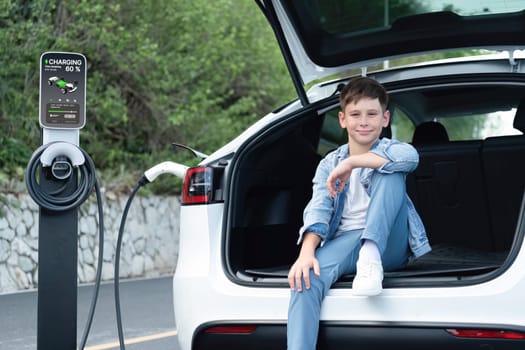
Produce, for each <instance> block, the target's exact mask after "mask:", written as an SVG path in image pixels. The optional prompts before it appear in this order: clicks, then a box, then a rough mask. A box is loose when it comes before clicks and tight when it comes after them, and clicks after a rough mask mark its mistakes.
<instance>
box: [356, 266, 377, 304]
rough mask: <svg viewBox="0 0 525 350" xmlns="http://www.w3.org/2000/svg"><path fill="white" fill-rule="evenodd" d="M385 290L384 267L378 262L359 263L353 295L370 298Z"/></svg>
mask: <svg viewBox="0 0 525 350" xmlns="http://www.w3.org/2000/svg"><path fill="white" fill-rule="evenodd" d="M382 290H383V266H382V265H381V262H378V261H371V260H366V261H357V273H356V275H355V277H354V281H353V283H352V294H354V295H358V296H366V297H370V296H373V295H378V294H379V293H381V291H382Z"/></svg>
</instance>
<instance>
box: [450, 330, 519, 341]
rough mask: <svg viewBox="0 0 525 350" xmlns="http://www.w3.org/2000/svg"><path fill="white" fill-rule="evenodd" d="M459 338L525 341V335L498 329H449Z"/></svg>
mask: <svg viewBox="0 0 525 350" xmlns="http://www.w3.org/2000/svg"><path fill="white" fill-rule="evenodd" d="M447 332H449V333H450V334H452V335H453V336H455V337H458V338H483V339H488V338H490V339H525V333H522V332H514V331H504V330H497V329H447Z"/></svg>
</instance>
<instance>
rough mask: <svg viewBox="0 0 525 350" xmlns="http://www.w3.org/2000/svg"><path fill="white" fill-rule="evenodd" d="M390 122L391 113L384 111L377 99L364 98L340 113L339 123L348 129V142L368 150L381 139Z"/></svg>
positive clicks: (350, 104) (348, 105)
mask: <svg viewBox="0 0 525 350" xmlns="http://www.w3.org/2000/svg"><path fill="white" fill-rule="evenodd" d="M389 120H390V112H389V111H388V110H387V111H383V108H382V107H381V104H380V103H379V100H378V99H377V98H374V99H372V98H368V97H363V98H361V99H360V100H359V101H353V102H352V103H349V104H347V105H346V108H345V110H344V111H343V112H339V123H340V124H341V127H342V128H345V129H346V131H347V133H348V141H349V142H350V143H355V144H357V145H360V146H363V147H368V148H370V147H372V145H373V144H374V142H375V141H376V140H377V139H378V138H379V136H380V135H381V131H382V130H383V128H384V127H386V126H387V125H388V121H389Z"/></svg>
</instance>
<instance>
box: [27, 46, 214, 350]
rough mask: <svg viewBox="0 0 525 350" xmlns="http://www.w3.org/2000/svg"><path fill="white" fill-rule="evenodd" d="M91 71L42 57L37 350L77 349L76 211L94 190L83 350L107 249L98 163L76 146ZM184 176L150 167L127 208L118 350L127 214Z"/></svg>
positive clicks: (170, 168)
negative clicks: (139, 197) (159, 184)
mask: <svg viewBox="0 0 525 350" xmlns="http://www.w3.org/2000/svg"><path fill="white" fill-rule="evenodd" d="M86 69H87V61H86V58H85V57H84V56H83V55H82V54H79V53H72V52H46V53H44V54H42V56H41V57H40V102H39V103H40V105H39V106H40V107H39V120H40V127H41V140H42V145H41V146H40V147H39V148H38V149H37V150H36V151H35V152H34V153H33V155H32V156H31V159H30V160H29V163H28V166H27V169H26V172H25V182H26V187H27V190H28V192H29V194H30V195H31V197H32V198H33V200H34V201H35V202H36V203H37V204H38V205H39V208H40V211H39V238H38V315H37V349H38V350H49V349H53V350H71V349H76V348H77V345H76V344H77V287H78V285H77V265H78V244H77V241H78V207H79V206H80V205H81V204H82V203H83V202H84V201H85V200H86V199H87V198H88V197H89V196H90V195H91V193H92V192H93V189H94V190H95V192H96V195H97V203H98V217H99V222H98V226H99V249H98V265H97V274H96V281H95V288H94V293H93V299H92V302H91V308H90V312H89V315H88V320H87V323H86V327H85V330H84V334H83V336H82V339H81V344H80V346H79V349H83V348H84V346H85V344H86V341H87V337H88V334H89V330H90V327H91V322H92V320H93V315H94V311H95V307H96V301H97V297H98V290H99V289H98V288H99V286H100V281H101V272H102V271H101V270H102V257H103V246H104V220H103V209H102V200H101V197H102V196H101V194H100V188H99V186H98V182H97V179H96V175H95V166H94V163H93V160H92V159H91V157H90V156H89V155H88V154H87V153H86V152H85V151H84V150H83V149H82V148H80V147H79V139H80V136H79V134H80V129H81V128H83V127H84V125H85V122H86ZM180 147H184V148H187V147H185V146H180ZM192 151H193V150H192ZM193 153H194V154H197V153H198V152H197V153H195V151H193ZM199 155H201V156H205V155H203V154H202V153H199ZM187 170H188V167H187V166H185V165H182V164H178V163H174V162H170V161H165V162H162V163H159V164H157V165H155V166H153V167H152V168H150V169H148V170H147V171H145V172H144V174H143V176H142V177H141V178H140V179H139V180H138V182H137V185H136V187H135V189H134V190H133V192H132V193H131V195H130V198H129V199H128V202H127V203H126V206H125V209H124V213H123V216H122V221H121V224H120V229H119V234H118V239H117V248H116V252H115V275H114V282H115V306H116V318H117V330H118V334H119V343H120V348H121V349H125V346H124V334H123V329H122V320H121V314H120V297H119V287H118V286H119V284H118V280H119V257H120V246H121V243H122V235H123V233H124V226H125V225H124V224H125V221H126V217H127V214H128V210H129V207H130V205H131V202H132V200H133V198H134V196H135V194H136V193H137V191H138V190H139V189H140V187H142V186H144V185H146V184H148V183H150V182H152V181H154V180H155V179H156V178H157V177H158V176H159V175H162V174H167V173H168V174H172V175H176V176H178V177H180V178H184V176H185V174H186V171H187Z"/></svg>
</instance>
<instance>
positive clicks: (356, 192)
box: [337, 170, 370, 234]
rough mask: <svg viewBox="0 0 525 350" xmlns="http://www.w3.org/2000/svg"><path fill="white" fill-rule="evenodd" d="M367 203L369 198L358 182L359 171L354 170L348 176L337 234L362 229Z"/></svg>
mask: <svg viewBox="0 0 525 350" xmlns="http://www.w3.org/2000/svg"><path fill="white" fill-rule="evenodd" d="M369 203H370V197H369V196H368V194H367V193H366V191H365V188H364V187H363V185H362V184H361V182H360V181H359V171H355V170H354V171H352V174H351V175H350V184H349V187H348V193H347V194H346V201H345V206H344V208H343V214H342V216H341V223H340V224H339V228H338V229H337V234H339V233H341V232H344V231H350V230H358V229H362V228H364V227H365V223H366V213H367V211H368V204H369Z"/></svg>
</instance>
